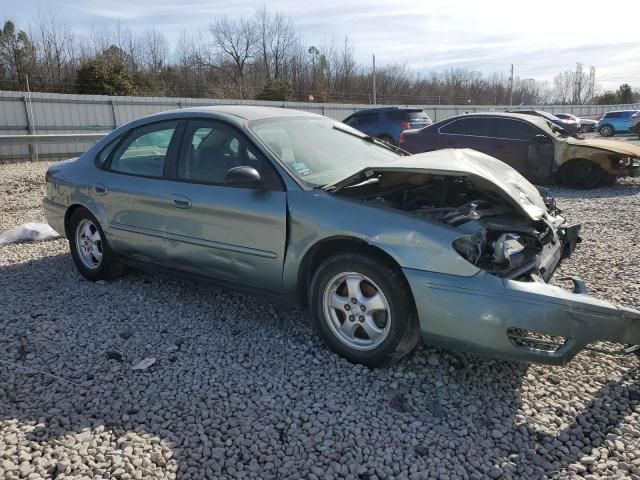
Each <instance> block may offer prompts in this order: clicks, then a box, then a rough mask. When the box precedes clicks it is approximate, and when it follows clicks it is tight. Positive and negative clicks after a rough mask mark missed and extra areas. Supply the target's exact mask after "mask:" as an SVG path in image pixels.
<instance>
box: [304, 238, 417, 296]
mask: <svg viewBox="0 0 640 480" xmlns="http://www.w3.org/2000/svg"><path fill="white" fill-rule="evenodd" d="M348 252H353V253H360V254H365V255H368V256H372V257H374V258H376V259H378V260H379V261H380V262H384V263H385V264H387V265H389V266H391V267H393V268H397V269H399V270H400V265H398V262H396V261H395V260H394V258H393V257H392V256H391V255H389V254H388V253H387V252H385V251H384V250H382V249H381V248H378V247H375V246H373V245H370V244H368V243H367V242H365V241H364V240H360V239H358V238H352V237H337V238H330V239H327V240H322V241H320V242H318V243H317V244H315V245H314V246H313V247H311V248H310V249H309V251H308V252H307V253H306V254H305V256H304V258H303V259H302V263H301V267H300V269H299V270H298V285H297V286H298V297H299V300H300V302H301V303H302V305H306V304H307V294H306V293H307V287H308V285H309V284H310V283H311V277H312V276H313V273H314V272H315V271H316V269H317V268H318V267H319V266H320V264H321V263H322V262H324V261H325V260H326V259H327V258H329V257H332V256H334V255H337V254H340V253H348ZM400 273H402V271H400ZM403 278H404V275H403ZM405 280H406V279H405Z"/></svg>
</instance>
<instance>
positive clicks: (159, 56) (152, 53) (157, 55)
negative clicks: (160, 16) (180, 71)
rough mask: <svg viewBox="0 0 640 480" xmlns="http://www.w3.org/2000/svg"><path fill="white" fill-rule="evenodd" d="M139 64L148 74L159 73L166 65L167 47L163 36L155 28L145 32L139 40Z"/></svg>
mask: <svg viewBox="0 0 640 480" xmlns="http://www.w3.org/2000/svg"><path fill="white" fill-rule="evenodd" d="M141 49H142V55H141V57H142V58H141V64H142V66H143V67H144V68H145V69H146V70H147V71H148V72H150V73H156V74H157V73H159V72H160V71H161V70H162V69H163V68H164V67H165V65H166V63H167V56H168V53H169V45H168V43H167V39H166V38H165V36H164V34H163V33H162V32H160V31H158V30H156V29H155V28H150V29H147V30H145V32H144V35H143V37H142V40H141Z"/></svg>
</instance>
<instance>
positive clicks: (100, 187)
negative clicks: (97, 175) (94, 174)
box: [93, 183, 107, 195]
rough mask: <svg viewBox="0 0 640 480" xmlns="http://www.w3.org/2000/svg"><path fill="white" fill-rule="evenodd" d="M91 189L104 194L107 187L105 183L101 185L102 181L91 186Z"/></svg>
mask: <svg viewBox="0 0 640 480" xmlns="http://www.w3.org/2000/svg"><path fill="white" fill-rule="evenodd" d="M93 190H94V191H95V192H96V193H97V194H99V195H106V193H107V187H106V186H105V185H103V184H102V183H96V184H95V185H94V186H93Z"/></svg>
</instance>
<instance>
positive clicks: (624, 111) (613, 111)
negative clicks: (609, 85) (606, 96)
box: [605, 109, 640, 115]
mask: <svg viewBox="0 0 640 480" xmlns="http://www.w3.org/2000/svg"><path fill="white" fill-rule="evenodd" d="M627 112H640V110H634V109H630V110H611V111H609V112H607V113H605V115H609V114H610V113H627Z"/></svg>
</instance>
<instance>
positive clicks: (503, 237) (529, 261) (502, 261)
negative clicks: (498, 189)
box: [453, 232, 542, 278]
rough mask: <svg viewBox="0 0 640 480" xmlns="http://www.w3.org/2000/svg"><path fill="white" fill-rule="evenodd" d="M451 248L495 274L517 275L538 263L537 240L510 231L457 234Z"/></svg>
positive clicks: (519, 275) (512, 276)
mask: <svg viewBox="0 0 640 480" xmlns="http://www.w3.org/2000/svg"><path fill="white" fill-rule="evenodd" d="M453 248H454V249H455V250H456V251H457V252H458V253H459V254H460V255H462V256H463V257H464V258H465V259H466V260H467V261H468V262H470V263H473V264H474V265H475V266H477V267H478V268H481V269H483V270H485V271H487V272H489V273H492V274H494V275H498V276H502V277H505V278H519V277H521V276H522V275H525V274H527V273H529V272H531V271H532V270H534V269H535V268H537V266H538V262H539V256H538V253H540V251H541V250H542V247H541V245H540V242H539V241H537V240H536V239H535V238H533V237H530V236H528V235H524V234H519V233H512V232H487V233H479V232H476V233H475V234H473V235H470V236H466V237H460V238H458V239H456V240H455V241H454V242H453Z"/></svg>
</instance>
